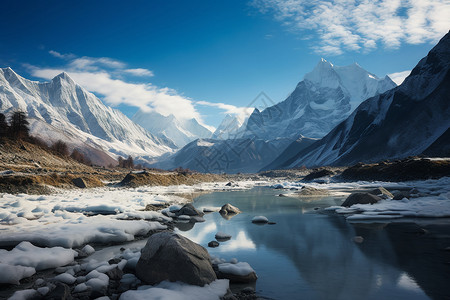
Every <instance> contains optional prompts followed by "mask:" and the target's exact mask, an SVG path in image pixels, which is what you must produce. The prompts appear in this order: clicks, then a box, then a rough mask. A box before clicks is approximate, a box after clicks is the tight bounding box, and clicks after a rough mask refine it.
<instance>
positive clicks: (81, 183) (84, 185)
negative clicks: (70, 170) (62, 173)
mask: <svg viewBox="0 0 450 300" xmlns="http://www.w3.org/2000/svg"><path fill="white" fill-rule="evenodd" d="M72 183H73V184H74V185H75V186H76V187H79V188H82V189H85V188H87V183H86V181H84V179H83V178H81V177H78V178H74V179H73V180H72Z"/></svg>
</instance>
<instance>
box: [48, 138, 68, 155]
mask: <svg viewBox="0 0 450 300" xmlns="http://www.w3.org/2000/svg"><path fill="white" fill-rule="evenodd" d="M51 149H52V150H53V151H55V152H56V153H58V154H59V155H62V156H69V148H68V147H67V144H66V143H64V142H63V141H61V140H58V141H57V142H55V143H54V144H53V145H52V147H51Z"/></svg>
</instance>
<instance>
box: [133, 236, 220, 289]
mask: <svg viewBox="0 0 450 300" xmlns="http://www.w3.org/2000/svg"><path fill="white" fill-rule="evenodd" d="M136 275H137V277H138V278H139V279H140V280H142V281H143V282H145V283H147V284H157V283H159V282H161V281H164V280H168V281H172V282H174V281H181V282H185V283H187V284H192V285H198V286H204V285H205V284H209V283H211V282H212V281H214V280H216V279H217V277H216V274H215V273H214V270H213V268H212V265H211V261H210V256H209V254H208V251H206V249H205V248H203V247H202V246H200V245H198V244H196V243H194V242H192V241H191V240H189V239H187V238H185V237H183V236H181V235H179V234H176V233H173V232H160V233H156V234H154V235H152V236H150V238H149V239H148V241H147V244H146V245H145V247H144V248H143V249H142V254H141V258H140V259H139V261H138V263H137V265H136Z"/></svg>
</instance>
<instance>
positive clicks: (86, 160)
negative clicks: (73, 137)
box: [70, 149, 92, 166]
mask: <svg viewBox="0 0 450 300" xmlns="http://www.w3.org/2000/svg"><path fill="white" fill-rule="evenodd" d="M70 157H71V158H73V159H74V160H76V161H78V162H80V163H82V164H85V165H88V166H89V165H91V164H92V162H91V160H90V159H89V158H87V157H86V156H84V155H83V153H81V152H80V151H78V150H77V149H73V151H72V154H70Z"/></svg>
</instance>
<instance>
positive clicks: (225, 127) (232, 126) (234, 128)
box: [211, 114, 247, 140]
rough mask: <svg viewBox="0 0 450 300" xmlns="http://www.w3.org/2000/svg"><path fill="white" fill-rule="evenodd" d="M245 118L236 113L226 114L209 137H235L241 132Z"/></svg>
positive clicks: (220, 138)
mask: <svg viewBox="0 0 450 300" xmlns="http://www.w3.org/2000/svg"><path fill="white" fill-rule="evenodd" d="M246 120H247V119H246V118H242V117H240V116H238V115H230V114H226V115H225V118H223V120H222V122H221V123H220V125H219V126H218V127H217V129H216V131H214V133H213V135H212V136H211V138H212V139H219V140H228V139H234V138H236V137H237V136H238V135H239V134H240V133H241V130H242V128H243V127H245V126H244V125H245V124H246Z"/></svg>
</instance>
